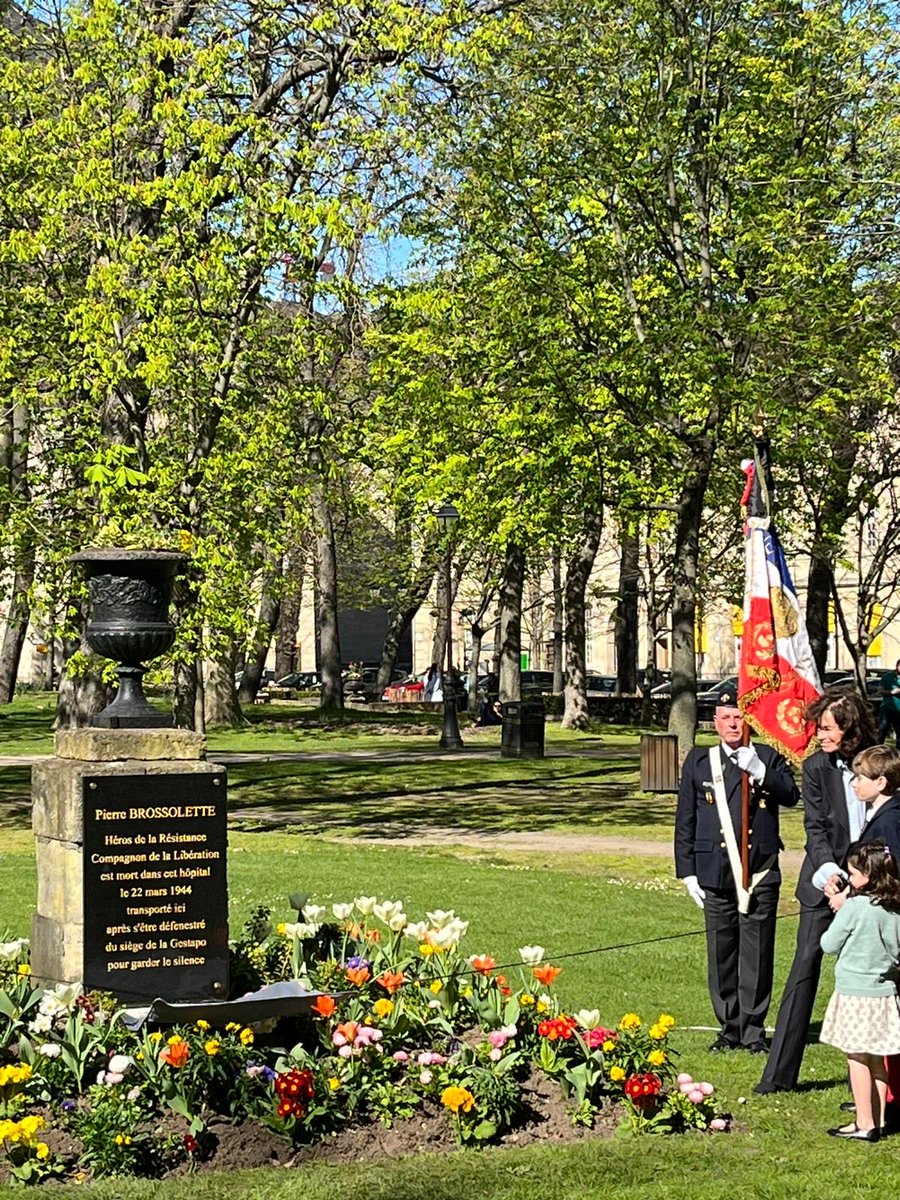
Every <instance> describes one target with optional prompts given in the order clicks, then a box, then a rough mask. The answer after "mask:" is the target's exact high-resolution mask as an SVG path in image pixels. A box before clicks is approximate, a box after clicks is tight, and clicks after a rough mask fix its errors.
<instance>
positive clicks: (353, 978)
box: [347, 967, 371, 987]
mask: <svg viewBox="0 0 900 1200" xmlns="http://www.w3.org/2000/svg"><path fill="white" fill-rule="evenodd" d="M370 974H371V972H370V971H369V968H368V967H348V968H347V978H348V979H349V980H350V982H351V983H352V984H353V985H354V986H355V987H362V985H363V984H364V983H365V982H366V980H367V979H368V978H369V976H370Z"/></svg>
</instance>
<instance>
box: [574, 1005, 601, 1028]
mask: <svg viewBox="0 0 900 1200" xmlns="http://www.w3.org/2000/svg"><path fill="white" fill-rule="evenodd" d="M575 1020H576V1021H577V1022H578V1024H579V1025H580V1026H581V1027H582V1029H596V1028H597V1027H598V1026H599V1024H600V1009H599V1008H582V1009H579V1011H578V1012H577V1013H575Z"/></svg>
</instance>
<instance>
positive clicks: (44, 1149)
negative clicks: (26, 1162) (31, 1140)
mask: <svg viewBox="0 0 900 1200" xmlns="http://www.w3.org/2000/svg"><path fill="white" fill-rule="evenodd" d="M34 1152H35V1154H36V1155H37V1157H38V1158H39V1159H41V1161H43V1160H44V1159H45V1158H49V1156H50V1147H49V1146H48V1145H47V1143H46V1142H38V1144H37V1145H36V1146H35V1148H34Z"/></svg>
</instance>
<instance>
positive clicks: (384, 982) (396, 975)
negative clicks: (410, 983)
mask: <svg viewBox="0 0 900 1200" xmlns="http://www.w3.org/2000/svg"><path fill="white" fill-rule="evenodd" d="M375 982H376V983H380V984H381V986H382V987H383V988H384V990H385V991H386V992H390V994H391V995H392V996H393V994H394V992H396V991H397V990H398V989H399V988H402V987H403V985H404V983H406V976H405V975H404V974H403V972H402V971H385V973H384V974H383V975H379V976H378V979H377V980H376V981H375Z"/></svg>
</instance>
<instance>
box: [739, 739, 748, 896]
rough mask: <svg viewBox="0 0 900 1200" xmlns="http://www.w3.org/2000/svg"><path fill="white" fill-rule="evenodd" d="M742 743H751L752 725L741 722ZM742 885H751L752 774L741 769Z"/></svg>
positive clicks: (744, 744) (745, 888)
mask: <svg viewBox="0 0 900 1200" xmlns="http://www.w3.org/2000/svg"><path fill="white" fill-rule="evenodd" d="M741 745H742V746H749V745H750V726H749V725H748V724H747V722H746V721H742V722H741ZM741 886H742V887H743V889H744V891H747V890H748V889H749V887H750V776H749V775H748V774H747V772H746V771H741Z"/></svg>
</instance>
